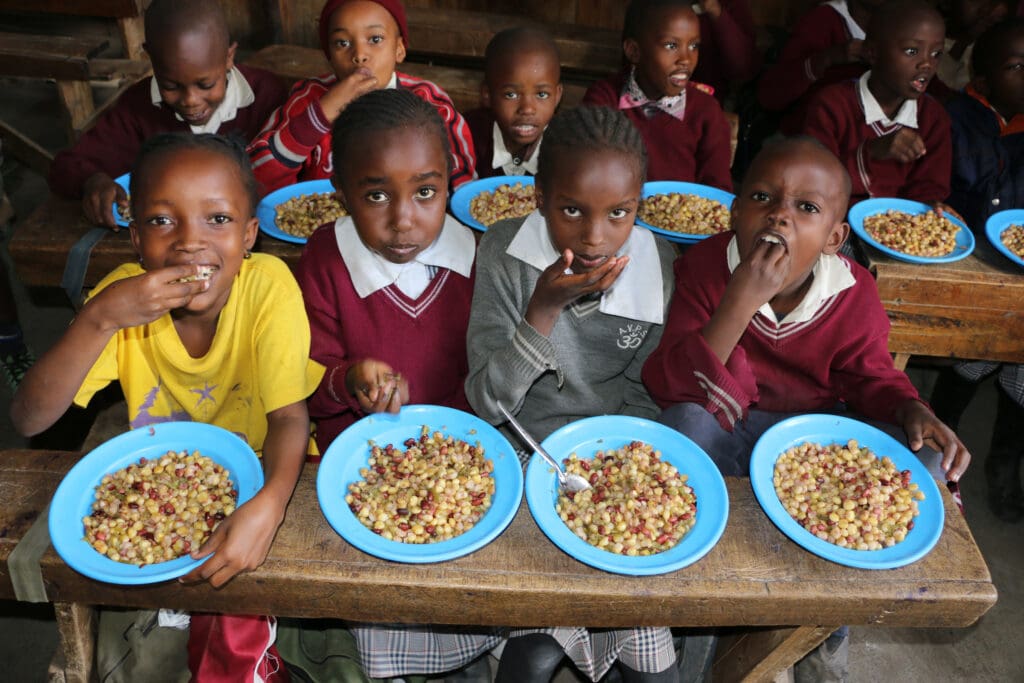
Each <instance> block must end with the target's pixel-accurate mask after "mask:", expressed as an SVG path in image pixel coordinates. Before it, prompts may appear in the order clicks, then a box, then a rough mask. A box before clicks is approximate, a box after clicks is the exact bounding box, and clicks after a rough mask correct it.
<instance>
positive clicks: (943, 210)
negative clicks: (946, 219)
mask: <svg viewBox="0 0 1024 683" xmlns="http://www.w3.org/2000/svg"><path fill="white" fill-rule="evenodd" d="M932 210H933V211H934V212H935V213H937V214H939V215H940V216H941V215H942V214H949V215H950V216H952V217H953V218H955V219H957V220H958V221H960V222H961V223H964V224H966V223H967V221H965V220H964V217H963V216H961V215H960V214H959V213H958V212H957V211H955V210H954V209H953V207H952V206H950V205H949V204H947V203H945V202H935V203H934V204H932Z"/></svg>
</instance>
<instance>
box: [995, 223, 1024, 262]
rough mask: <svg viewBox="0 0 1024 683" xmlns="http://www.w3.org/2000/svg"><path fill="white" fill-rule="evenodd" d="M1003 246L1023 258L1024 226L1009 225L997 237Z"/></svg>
mask: <svg viewBox="0 0 1024 683" xmlns="http://www.w3.org/2000/svg"><path fill="white" fill-rule="evenodd" d="M999 239H1000V241H1002V243H1003V246H1004V247H1006V248H1007V249H1009V250H1010V251H1011V252H1013V253H1014V254H1016V255H1017V256H1020V257H1021V258H1024V225H1011V226H1010V227H1008V228H1007V229H1006V230H1003V232H1002V234H1001V235H999Z"/></svg>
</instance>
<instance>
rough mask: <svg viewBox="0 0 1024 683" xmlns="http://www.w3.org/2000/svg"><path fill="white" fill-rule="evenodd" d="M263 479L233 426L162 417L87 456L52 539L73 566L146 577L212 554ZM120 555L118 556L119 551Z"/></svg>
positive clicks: (116, 579) (66, 492)
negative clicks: (208, 543)
mask: <svg viewBox="0 0 1024 683" xmlns="http://www.w3.org/2000/svg"><path fill="white" fill-rule="evenodd" d="M262 487H263V468H262V466H261V465H260V461H259V459H258V458H257V457H256V454H255V453H254V452H253V450H252V448H250V447H249V445H248V444H247V443H246V442H245V441H243V440H242V439H240V438H239V437H238V436H236V435H235V434H232V433H231V432H228V431H227V430H224V429H221V428H220V427H216V426H214V425H209V424H204V423H201V422H163V423H159V424H154V425H151V426H148V427H140V428H139V429H135V430H132V431H130V432H126V433H124V434H120V435H118V436H116V437H114V438H113V439H111V440H109V441H107V442H106V443H104V444H102V445H100V446H99V447H97V448H96V449H94V450H93V451H91V452H89V453H88V454H87V455H86V456H85V457H84V458H82V459H81V460H80V461H79V462H78V463H77V464H76V465H75V466H74V467H72V468H71V470H70V471H69V472H68V473H67V475H66V476H65V477H64V480H63V481H62V482H61V484H60V486H58V487H57V491H56V493H55V494H54V496H53V501H52V502H51V503H50V517H49V528H50V539H51V541H52V543H53V547H54V549H55V550H56V551H57V553H58V554H59V555H60V556H61V558H62V559H63V560H64V561H65V562H66V563H67V564H68V566H70V567H71V568H72V569H74V570H75V571H77V572H79V573H81V574H84V575H85V576H88V577H89V578H92V579H97V580H99V581H105V582H107V583H116V584H127V585H134V584H149V583H157V582H159V581H166V580H168V579H174V578H177V577H179V576H183V575H184V574H187V573H188V572H190V571H191V570H192V569H194V568H195V567H197V566H199V565H200V564H202V563H203V562H205V561H206V560H207V559H208V558H209V556H207V557H205V558H203V559H201V560H193V559H192V558H191V557H190V556H189V552H190V551H191V550H194V549H195V548H198V547H199V546H200V545H201V544H202V543H203V542H204V541H205V540H206V538H208V537H209V535H210V534H211V533H212V532H213V530H214V529H215V528H216V526H217V524H219V523H220V521H221V520H223V519H224V518H225V517H226V516H227V515H229V514H231V512H233V511H234V509H235V508H237V507H238V506H239V505H241V504H242V503H244V502H246V501H247V500H249V499H250V498H252V497H253V496H254V495H255V494H256V492H257V491H259V490H260V488H262ZM115 558H117V559H115Z"/></svg>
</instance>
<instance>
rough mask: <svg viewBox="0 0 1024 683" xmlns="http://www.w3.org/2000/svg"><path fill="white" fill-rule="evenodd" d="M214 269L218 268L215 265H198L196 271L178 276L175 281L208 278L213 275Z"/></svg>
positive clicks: (196, 280) (195, 280)
mask: <svg viewBox="0 0 1024 683" xmlns="http://www.w3.org/2000/svg"><path fill="white" fill-rule="evenodd" d="M216 270H218V268H217V266H199V272H198V273H196V274H195V275H186V276H185V277H181V278H178V279H177V280H175V282H199V281H200V280H209V279H210V278H211V277H213V273H214V272H215V271H216Z"/></svg>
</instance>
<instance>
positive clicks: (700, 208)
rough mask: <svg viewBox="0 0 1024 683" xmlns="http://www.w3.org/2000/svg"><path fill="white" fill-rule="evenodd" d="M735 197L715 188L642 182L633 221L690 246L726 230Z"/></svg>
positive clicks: (658, 181)
mask: <svg viewBox="0 0 1024 683" xmlns="http://www.w3.org/2000/svg"><path fill="white" fill-rule="evenodd" d="M735 198H736V195H734V194H732V193H731V192H726V191H725V190H720V189H718V188H717V187H710V186H708V185H699V184H697V183H684V182H679V181H675V180H655V181H651V182H648V183H644V189H643V194H642V196H641V201H640V208H639V209H638V211H637V214H636V216H637V220H636V222H637V224H638V225H642V226H644V227H645V228H647V229H649V230H651V231H652V232H654V233H657V234H658V235H661V236H662V237H664V238H665V239H667V240H668V241H670V242H679V243H681V244H693V243H695V242H699V241H700V240H702V239H704V238H706V237H710V236H711V235H715V234H718V233H720V232H726V231H727V230H729V225H730V216H729V212H730V210H731V208H732V202H733V200H734V199H735Z"/></svg>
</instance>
